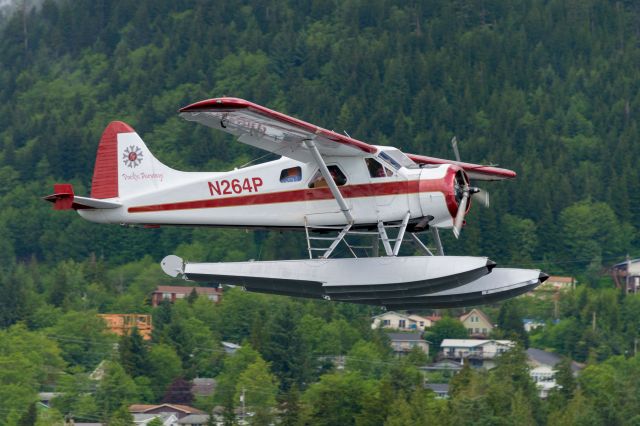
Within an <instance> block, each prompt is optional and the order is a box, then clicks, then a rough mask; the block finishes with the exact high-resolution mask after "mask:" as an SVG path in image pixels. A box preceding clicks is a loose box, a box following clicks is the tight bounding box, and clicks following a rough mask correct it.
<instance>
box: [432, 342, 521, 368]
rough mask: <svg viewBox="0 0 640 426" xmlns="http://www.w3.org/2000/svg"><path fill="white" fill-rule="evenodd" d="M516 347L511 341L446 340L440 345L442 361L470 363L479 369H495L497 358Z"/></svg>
mask: <svg viewBox="0 0 640 426" xmlns="http://www.w3.org/2000/svg"><path fill="white" fill-rule="evenodd" d="M513 346H514V342H512V341H511V340H481V339H444V340H443V341H442V343H441V344H440V347H441V348H442V352H440V354H439V355H440V358H441V359H454V360H460V362H461V363H465V362H469V363H470V364H471V366H473V367H477V368H485V369H487V370H488V369H491V368H493V367H495V361H494V360H495V358H496V357H497V356H498V355H500V354H501V353H503V352H505V351H508V350H509V349H511V348H512V347H513Z"/></svg>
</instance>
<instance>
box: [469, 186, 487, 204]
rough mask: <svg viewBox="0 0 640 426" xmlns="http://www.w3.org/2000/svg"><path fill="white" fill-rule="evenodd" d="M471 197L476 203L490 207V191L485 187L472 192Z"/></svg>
mask: <svg viewBox="0 0 640 426" xmlns="http://www.w3.org/2000/svg"><path fill="white" fill-rule="evenodd" d="M471 199H472V200H473V201H475V202H476V203H480V204H482V205H483V206H484V207H489V193H488V192H487V191H485V190H484V189H478V190H477V191H476V192H474V193H473V194H471Z"/></svg>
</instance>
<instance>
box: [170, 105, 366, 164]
mask: <svg viewBox="0 0 640 426" xmlns="http://www.w3.org/2000/svg"><path fill="white" fill-rule="evenodd" d="M180 116H181V117H182V118H184V119H185V120H188V121H195V122H197V123H200V124H204V125H205V126H208V127H211V128H214V129H218V130H222V131H223V132H226V133H230V134H232V135H234V136H236V137H237V138H238V141H240V142H242V143H246V144H247V145H251V146H255V147H257V148H260V149H264V150H265V151H269V152H272V153H274V154H277V155H283V156H285V157H289V158H292V159H294V160H298V161H302V162H309V161H312V159H313V157H312V156H311V153H310V152H309V150H308V148H307V147H306V146H305V144H304V142H305V141H307V140H311V141H313V142H314V143H315V145H316V146H317V147H318V151H320V153H321V154H322V155H323V156H331V157H335V156H338V157H341V156H343V157H349V156H365V155H367V154H375V153H376V152H377V148H376V147H374V146H373V145H369V144H367V143H365V142H361V141H359V140H357V139H353V138H350V137H348V136H345V135H341V134H339V133H336V132H333V131H331V130H327V129H323V128H322V127H319V126H316V125H314V124H310V123H307V122H305V121H302V120H298V119H297V118H294V117H291V116H288V115H286V114H282V113H280V112H277V111H273V110H271V109H268V108H265V107H263V106H260V105H257V104H254V103H253V102H249V101H245V100H244V99H237V98H215V99H207V100H204V101H200V102H196V103H194V104H191V105H188V106H186V107H184V108H182V109H181V110H180Z"/></svg>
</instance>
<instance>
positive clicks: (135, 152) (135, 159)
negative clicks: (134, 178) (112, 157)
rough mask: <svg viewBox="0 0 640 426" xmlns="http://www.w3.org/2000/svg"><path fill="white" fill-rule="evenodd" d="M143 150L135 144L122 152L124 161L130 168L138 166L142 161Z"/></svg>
mask: <svg viewBox="0 0 640 426" xmlns="http://www.w3.org/2000/svg"><path fill="white" fill-rule="evenodd" d="M142 157H143V155H142V150H141V149H140V148H138V147H137V146H135V145H131V146H128V147H126V148H125V149H124V152H123V153H122V161H124V165H125V166H127V167H129V168H134V167H138V165H140V163H142Z"/></svg>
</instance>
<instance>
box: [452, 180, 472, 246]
mask: <svg viewBox="0 0 640 426" xmlns="http://www.w3.org/2000/svg"><path fill="white" fill-rule="evenodd" d="M468 200H469V190H468V189H467V188H465V190H464V192H463V194H462V200H460V205H459V206H458V212H457V213H456V218H455V220H454V221H453V235H454V236H455V237H456V238H459V237H460V231H461V230H462V224H463V222H464V214H465V212H466V210H467V202H468Z"/></svg>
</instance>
